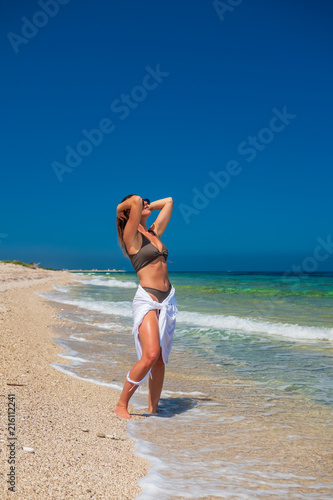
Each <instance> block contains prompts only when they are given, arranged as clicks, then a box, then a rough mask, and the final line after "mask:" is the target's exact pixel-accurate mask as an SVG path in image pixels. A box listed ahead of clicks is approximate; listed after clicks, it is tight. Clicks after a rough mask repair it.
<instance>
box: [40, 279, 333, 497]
mask: <svg viewBox="0 0 333 500" xmlns="http://www.w3.org/2000/svg"><path fill="white" fill-rule="evenodd" d="M169 278H170V281H171V283H172V284H173V286H174V287H175V289H176V298H177V302H178V309H179V313H178V316H177V326H176V331H175V336H174V344H173V350H172V353H171V356H170V359H169V363H168V365H167V367H166V377H165V383H164V390H163V392H162V397H161V402H160V408H159V409H160V413H159V414H158V415H155V416H150V415H149V414H147V413H145V411H146V409H147V390H146V388H144V389H141V390H140V393H138V392H137V393H135V395H134V396H133V398H132V399H131V403H132V404H133V405H134V407H135V408H136V411H138V412H140V413H143V414H144V415H145V416H146V417H147V418H143V419H141V420H133V421H129V422H128V424H127V432H128V435H129V436H130V437H131V438H132V439H134V441H135V445H136V453H137V454H138V455H140V456H143V457H145V458H147V459H148V460H149V462H150V464H151V467H150V470H149V474H148V476H147V477H145V478H142V479H141V480H140V482H139V484H140V486H141V487H142V488H143V492H142V493H141V494H140V495H139V496H138V499H140V500H146V499H156V498H159V499H161V500H163V499H165V500H169V499H180V498H198V499H199V498H200V499H201V498H202V499H208V498H227V499H229V498H230V499H253V498H277V499H280V498H288V499H289V498H290V499H293V498H295V499H296V498H304V499H305V498H306V499H320V500H323V499H326V498H327V499H328V498H332V497H333V479H332V478H333V476H332V464H333V307H332V306H333V273H329V272H327V273H312V274H309V275H301V276H297V275H291V274H289V275H288V276H284V274H283V273H279V272H271V273H268V272H171V273H170V275H169ZM76 279H77V281H76V282H75V284H71V285H68V286H54V290H53V291H51V292H49V293H43V294H42V293H41V294H40V295H42V296H43V297H46V298H48V299H49V300H51V301H53V305H54V307H56V309H57V311H58V314H59V316H60V317H62V318H65V319H67V320H69V322H67V323H66V326H65V327H64V326H62V327H61V328H60V327H59V328H58V329H56V330H55V333H56V334H57V335H59V337H57V338H55V342H56V343H57V344H59V345H61V346H62V347H65V348H66V349H67V353H66V354H62V355H61V356H62V357H63V358H66V359H70V360H71V364H62V363H61V360H59V363H57V364H54V365H53V366H54V367H55V368H56V369H59V370H62V371H64V372H66V373H67V374H68V375H72V376H76V377H80V378H84V379H88V380H90V381H91V382H92V383H96V384H106V385H108V386H109V387H111V388H115V389H118V390H121V389H122V386H123V383H124V380H125V376H126V374H127V372H128V370H129V369H130V368H131V366H132V365H133V364H134V363H135V362H136V353H135V348H134V339H133V337H132V333H131V331H132V312H131V304H132V300H133V297H134V294H135V292H136V288H137V286H138V279H137V276H136V274H135V273H134V272H109V273H101V272H91V273H78V274H77V278H76ZM106 411H110V412H111V411H112V409H111V408H107V409H106Z"/></svg>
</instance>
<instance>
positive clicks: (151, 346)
mask: <svg viewBox="0 0 333 500" xmlns="http://www.w3.org/2000/svg"><path fill="white" fill-rule="evenodd" d="M172 206H173V201H172V198H164V199H162V200H157V201H153V202H152V203H150V201H149V200H148V199H144V200H143V199H142V198H141V197H140V196H136V195H134V194H133V195H129V196H126V197H125V198H124V199H123V201H122V202H121V203H120V204H119V205H118V206H117V230H118V237H119V241H120V244H121V246H122V249H123V251H124V253H125V255H127V256H128V257H129V259H130V260H131V262H132V265H133V267H134V270H135V271H136V272H137V275H138V278H139V281H140V284H139V287H138V290H137V292H136V294H135V297H134V299H133V306H132V311H133V318H134V326H133V334H134V339H135V346H136V351H137V355H138V358H139V361H138V362H137V363H136V364H135V365H134V366H133V368H132V369H131V370H130V371H129V372H128V374H127V377H126V381H125V384H124V388H123V391H122V393H121V396H120V399H119V401H118V404H117V406H116V409H115V413H116V414H117V415H118V416H120V417H123V418H127V419H129V418H131V416H130V414H129V413H128V410H127V407H128V402H129V400H130V398H131V396H132V395H133V394H134V392H135V391H136V389H137V388H138V387H139V385H141V384H142V383H143V382H144V381H145V380H146V378H147V377H149V396H148V404H149V411H150V412H151V413H156V411H157V405H158V402H159V400H160V396H161V392H162V386H163V381H164V371H165V364H167V362H168V357H169V354H170V351H171V346H172V340H173V333H174V329H175V324H176V314H177V302H176V298H175V289H174V287H173V286H172V285H171V283H170V281H169V277H168V267H167V264H166V260H167V257H168V250H167V248H166V246H165V245H164V244H163V243H162V242H161V241H160V238H161V236H162V234H163V233H164V231H165V229H166V227H167V225H168V223H169V220H170V217H171V213H172ZM152 210H160V213H159V215H158V217H157V219H156V220H155V222H154V224H152V226H151V227H150V228H149V229H148V230H147V219H148V217H149V216H150V214H151V212H152Z"/></svg>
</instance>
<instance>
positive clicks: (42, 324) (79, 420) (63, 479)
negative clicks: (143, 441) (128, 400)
mask: <svg viewBox="0 0 333 500" xmlns="http://www.w3.org/2000/svg"><path fill="white" fill-rule="evenodd" d="M73 278H74V276H73V274H71V273H68V272H65V271H47V270H42V269H29V268H25V267H22V266H17V265H13V264H4V263H1V262H0V329H1V358H0V359H1V361H0V377H1V413H0V414H1V417H0V419H1V420H0V428H1V438H0V441H1V445H0V448H1V452H0V457H1V468H0V477H1V489H0V492H1V493H0V496H1V498H6V497H7V496H8V497H10V495H12V496H11V497H10V498H13V497H14V495H15V498H18V499H24V500H28V499H35V498H41V499H44V498H53V499H61V500H63V499H64V498H75V499H79V498H82V499H83V498H84V499H86V498H87V499H88V498H94V499H97V498H98V499H112V500H113V499H115V498H119V499H120V498H121V499H125V498H126V499H134V498H136V497H137V495H138V494H139V493H140V491H141V489H140V488H139V486H138V484H137V482H138V480H139V479H140V478H142V477H144V476H145V475H146V474H147V472H148V468H149V464H148V462H147V461H146V460H144V459H142V458H139V457H137V456H136V455H134V444H133V441H132V440H130V439H129V438H127V436H126V422H125V421H124V420H121V419H119V418H118V417H117V416H116V415H114V413H113V409H114V407H115V405H116V402H117V400H118V397H119V392H117V391H114V390H112V389H110V388H108V387H103V386H98V385H95V384H92V383H90V382H88V381H84V380H79V379H76V378H73V377H69V376H68V375H66V374H64V373H62V372H60V371H58V370H56V369H55V368H54V367H52V366H51V363H59V361H60V359H61V358H59V356H58V354H59V353H66V350H65V349H63V348H61V347H59V346H58V345H56V343H55V342H54V341H53V338H54V337H55V336H56V335H55V333H54V331H53V330H52V329H51V327H52V326H60V325H64V324H65V323H66V320H62V319H60V318H59V317H58V316H57V315H56V311H55V309H53V308H52V307H51V305H50V303H49V302H48V301H47V300H45V299H43V298H42V297H40V296H38V295H37V294H36V293H34V292H36V291H38V292H47V291H50V290H52V289H53V287H52V284H57V285H64V284H66V283H70V282H71V280H72V279H73ZM66 362H67V363H70V361H69V360H67V361H65V360H64V359H62V360H61V363H63V364H64V363H66ZM9 395H11V396H9ZM9 398H10V399H9ZM9 402H10V403H11V404H10V408H11V410H10V418H11V419H12V423H11V425H12V427H11V428H10V430H11V432H14V434H12V436H11V437H10V436H9V429H8V403H9ZM12 403H15V414H14V416H13V411H14V410H13V409H14V405H13V404H12ZM140 418H142V417H140V416H139V415H138V416H134V417H133V419H140ZM13 419H14V420H13ZM9 437H10V439H11V441H10V440H9V439H8V438H9ZM14 438H16V439H14ZM8 442H11V443H13V445H12V446H11V448H10V447H8V446H7V444H8ZM11 450H12V452H14V453H12V457H13V458H14V459H15V464H14V466H12V467H15V470H14V473H15V480H14V482H15V486H14V488H15V489H14V491H15V493H12V492H11V491H8V487H9V486H10V484H9V483H7V479H8V476H7V474H9V472H10V469H9V467H10V464H8V459H9V454H10V451H11ZM12 477H14V476H13V475H12Z"/></svg>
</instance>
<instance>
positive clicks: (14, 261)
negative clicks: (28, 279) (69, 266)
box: [0, 260, 57, 271]
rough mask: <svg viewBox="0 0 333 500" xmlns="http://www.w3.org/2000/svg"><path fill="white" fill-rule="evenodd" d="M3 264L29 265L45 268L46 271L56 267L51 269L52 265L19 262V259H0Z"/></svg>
mask: <svg viewBox="0 0 333 500" xmlns="http://www.w3.org/2000/svg"><path fill="white" fill-rule="evenodd" d="M0 262H3V263H4V264H15V265H16V266H24V267H29V268H30V269H46V270H48V271H56V270H57V269H53V268H52V267H44V266H40V265H39V264H36V263H35V262H30V263H29V264H27V263H26V262H21V261H20V260H0Z"/></svg>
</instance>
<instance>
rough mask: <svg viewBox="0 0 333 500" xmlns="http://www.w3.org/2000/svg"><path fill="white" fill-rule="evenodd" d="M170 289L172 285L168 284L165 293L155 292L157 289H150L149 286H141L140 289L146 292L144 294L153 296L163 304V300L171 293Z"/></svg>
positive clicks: (161, 291)
mask: <svg viewBox="0 0 333 500" xmlns="http://www.w3.org/2000/svg"><path fill="white" fill-rule="evenodd" d="M171 287H172V285H171V283H170V282H169V288H168V290H167V291H166V292H164V291H163V290H157V288H150V287H149V286H143V287H142V288H143V289H144V290H146V292H148V293H151V294H152V295H154V296H155V297H156V298H157V300H158V301H159V302H163V300H165V299H166V298H167V296H168V295H169V293H170V292H171Z"/></svg>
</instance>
